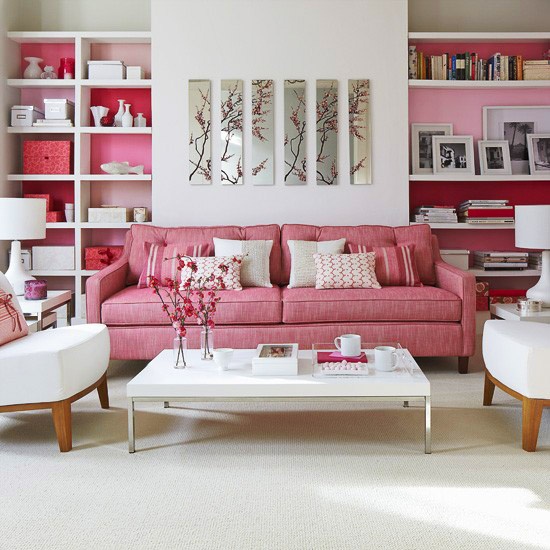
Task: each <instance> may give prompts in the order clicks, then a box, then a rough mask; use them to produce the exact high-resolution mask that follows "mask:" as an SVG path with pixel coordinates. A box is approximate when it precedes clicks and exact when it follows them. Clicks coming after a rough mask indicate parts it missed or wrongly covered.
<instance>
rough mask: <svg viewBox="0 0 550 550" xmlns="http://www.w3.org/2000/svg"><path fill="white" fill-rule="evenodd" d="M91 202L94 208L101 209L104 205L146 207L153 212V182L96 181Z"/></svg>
mask: <svg viewBox="0 0 550 550" xmlns="http://www.w3.org/2000/svg"><path fill="white" fill-rule="evenodd" d="M90 189H91V191H90V202H91V206H92V207H96V208H97V207H99V206H101V205H102V204H116V205H117V206H125V207H127V208H133V207H135V206H145V207H147V209H148V210H149V212H150V211H151V202H152V197H151V182H150V181H135V182H131V183H129V182H111V181H94V182H92V184H91V186H90Z"/></svg>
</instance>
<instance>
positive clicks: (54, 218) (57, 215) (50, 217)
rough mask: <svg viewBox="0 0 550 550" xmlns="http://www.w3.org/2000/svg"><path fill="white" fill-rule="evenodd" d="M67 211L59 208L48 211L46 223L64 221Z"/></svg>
mask: <svg viewBox="0 0 550 550" xmlns="http://www.w3.org/2000/svg"><path fill="white" fill-rule="evenodd" d="M64 221H65V212H61V211H59V210H57V211H54V212H46V223H55V222H64Z"/></svg>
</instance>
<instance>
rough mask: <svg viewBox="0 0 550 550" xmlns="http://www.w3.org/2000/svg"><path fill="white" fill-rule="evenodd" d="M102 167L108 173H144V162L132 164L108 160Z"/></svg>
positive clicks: (122, 174)
mask: <svg viewBox="0 0 550 550" xmlns="http://www.w3.org/2000/svg"><path fill="white" fill-rule="evenodd" d="M101 169H102V170H103V171H104V172H107V174H111V175H113V176H114V175H120V176H125V175H128V174H138V175H142V174H143V164H139V165H138V166H130V163H129V162H116V161H113V162H108V163H106V164H102V165H101Z"/></svg>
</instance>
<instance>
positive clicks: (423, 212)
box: [412, 204, 458, 223]
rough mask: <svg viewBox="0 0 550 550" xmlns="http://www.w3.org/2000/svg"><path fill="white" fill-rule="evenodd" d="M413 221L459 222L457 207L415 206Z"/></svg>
mask: <svg viewBox="0 0 550 550" xmlns="http://www.w3.org/2000/svg"><path fill="white" fill-rule="evenodd" d="M412 221H413V222H417V223H457V222H458V218H457V215H456V208H455V207H454V206H452V205H450V206H449V205H438V204H433V205H423V206H419V207H418V208H415V210H414V215H413V219H412Z"/></svg>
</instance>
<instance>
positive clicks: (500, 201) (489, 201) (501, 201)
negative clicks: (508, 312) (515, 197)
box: [459, 199, 510, 208]
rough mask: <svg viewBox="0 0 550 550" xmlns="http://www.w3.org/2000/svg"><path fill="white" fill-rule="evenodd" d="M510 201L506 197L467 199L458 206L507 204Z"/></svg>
mask: <svg viewBox="0 0 550 550" xmlns="http://www.w3.org/2000/svg"><path fill="white" fill-rule="evenodd" d="M509 202H510V201H509V200H507V199H469V200H466V201H463V202H461V203H460V205H459V208H462V207H463V206H491V205H502V206H507V205H508V203H509Z"/></svg>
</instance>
